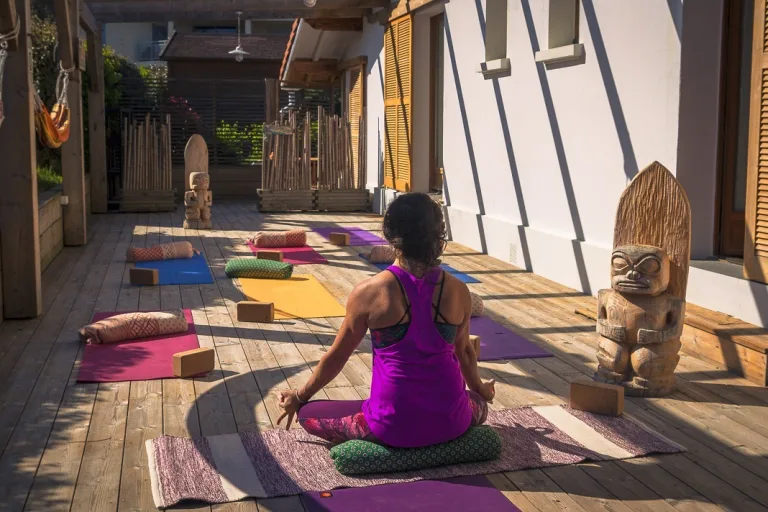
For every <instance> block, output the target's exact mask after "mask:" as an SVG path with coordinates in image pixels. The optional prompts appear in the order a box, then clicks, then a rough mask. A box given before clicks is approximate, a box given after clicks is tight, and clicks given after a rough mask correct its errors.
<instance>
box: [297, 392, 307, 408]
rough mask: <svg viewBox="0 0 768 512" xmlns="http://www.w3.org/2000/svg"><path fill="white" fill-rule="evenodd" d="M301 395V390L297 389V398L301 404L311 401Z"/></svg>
mask: <svg viewBox="0 0 768 512" xmlns="http://www.w3.org/2000/svg"><path fill="white" fill-rule="evenodd" d="M300 395H301V391H296V400H298V401H299V403H300V404H301V405H307V404H308V403H309V400H307V401H306V402H305V401H304V400H302V399H301V396H300Z"/></svg>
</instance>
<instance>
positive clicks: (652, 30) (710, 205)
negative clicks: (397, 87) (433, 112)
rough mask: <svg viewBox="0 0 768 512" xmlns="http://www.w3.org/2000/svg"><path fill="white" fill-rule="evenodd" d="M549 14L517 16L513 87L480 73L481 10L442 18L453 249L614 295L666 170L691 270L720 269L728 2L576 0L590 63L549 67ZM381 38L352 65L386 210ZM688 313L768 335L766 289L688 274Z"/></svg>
mask: <svg viewBox="0 0 768 512" xmlns="http://www.w3.org/2000/svg"><path fill="white" fill-rule="evenodd" d="M478 4H479V5H480V8H481V11H480V12H478V7H477V6H478ZM548 4H549V2H548V0H520V1H510V2H508V6H509V7H508V31H507V34H508V40H507V52H508V57H509V59H510V61H511V74H510V76H508V77H502V78H498V79H495V80H485V79H484V77H483V76H482V75H481V74H478V73H477V72H476V69H477V66H478V64H479V63H480V62H482V61H483V60H484V56H485V51H484V45H483V34H482V29H481V20H482V19H484V13H483V10H484V8H485V7H484V5H485V1H484V0H478V2H476V1H475V0H451V1H450V2H448V3H446V4H445V6H444V9H445V15H446V48H445V51H444V55H445V59H446V60H445V63H444V69H445V77H444V78H445V91H444V114H443V115H444V144H443V147H444V158H443V159H444V164H445V182H446V186H445V187H446V190H445V202H446V205H447V207H446V212H447V217H448V221H449V225H450V232H451V236H452V238H453V240H455V241H456V242H459V243H461V244H464V245H467V246H469V247H471V248H474V249H477V250H482V251H486V252H487V253H488V254H490V255H491V256H494V257H497V258H499V259H502V260H505V261H511V262H512V263H514V264H516V265H518V266H520V267H523V268H527V269H529V270H532V271H533V272H536V273H537V274H539V275H541V276H544V277H547V278H549V279H552V280H553V281H557V282H560V283H562V284H565V285H567V286H570V287H572V288H575V289H578V290H582V291H585V292H587V293H593V294H594V293H596V292H597V290H599V289H601V288H606V287H608V286H609V284H610V283H609V279H608V272H609V261H610V250H611V246H612V238H613V227H614V215H615V209H616V204H617V201H618V198H619V196H620V194H621V193H622V191H623V190H624V188H625V187H626V185H627V184H628V182H629V180H630V179H631V178H632V176H634V175H635V174H636V173H637V172H638V171H639V170H642V168H644V167H645V166H646V165H648V164H650V163H651V162H653V161H654V160H658V161H659V162H661V163H662V164H663V165H665V166H666V167H667V168H669V169H670V170H671V171H672V172H673V173H675V174H676V175H677V176H678V178H679V179H680V181H681V182H682V183H683V185H684V187H685V188H686V190H687V192H688V195H689V198H690V200H691V204H692V210H693V217H694V226H693V228H694V232H693V249H694V256H695V257H702V256H708V255H711V254H712V237H713V229H714V226H713V219H714V193H715V182H716V170H717V143H718V123H719V110H718V104H719V94H720V91H719V76H720V44H719V40H720V37H721V35H720V28H719V27H720V26H721V22H722V0H701V1H699V0H697V1H696V2H685V3H683V2H682V0H643V1H642V2H640V1H637V0H581V9H580V19H579V29H580V42H581V43H583V44H584V47H585V58H584V59H583V60H582V61H581V62H577V63H569V64H564V65H556V66H550V67H546V66H544V65H543V64H536V62H535V61H534V53H535V50H536V49H538V48H541V49H546V45H547V40H548V27H547V24H548ZM414 26H415V31H414V70H415V73H414V81H415V83H414V88H416V87H418V88H419V90H418V91H416V90H415V91H414V105H415V107H414V121H413V123H414V141H413V143H414V146H413V148H414V150H413V155H414V162H413V173H414V177H413V180H414V183H418V182H421V180H426V181H425V182H427V183H428V174H429V169H428V166H427V163H428V152H427V148H428V147H429V146H428V128H427V129H426V131H425V128H424V126H425V123H427V122H428V119H426V117H425V116H427V115H428V107H427V108H424V104H425V100H424V98H428V89H427V88H426V86H424V85H419V84H424V78H423V77H426V84H428V83H429V80H428V76H429V75H428V64H424V59H425V58H426V61H427V62H428V47H429V35H428V33H429V23H428V17H426V16H422V15H417V16H416V17H415V25H414ZM382 35H383V27H381V26H378V25H366V26H365V28H364V32H363V35H362V37H360V39H359V41H358V42H357V44H354V45H352V46H351V47H350V48H348V52H347V54H346V58H349V57H351V56H355V55H367V56H368V59H369V61H368V71H369V74H368V80H367V86H368V87H367V91H366V94H367V116H368V118H367V123H368V137H367V143H368V187H369V188H370V189H372V190H374V192H376V201H377V203H376V205H377V209H378V211H381V210H382V209H383V208H384V207H385V206H386V203H387V201H390V200H391V199H392V198H393V196H394V193H393V192H392V191H382V190H381V188H380V187H381V175H382V172H381V165H382V164H381V160H382V156H381V154H382V153H381V152H382V148H383V144H382V142H381V137H382V136H383V131H384V123H383V112H384V108H383V86H382V77H381V71H382V70H383V55H382V48H381V46H382ZM681 41H682V42H681ZM425 52H426V53H425ZM425 55H426V57H425ZM681 82H682V83H681ZM419 98H421V99H419ZM417 100H418V101H417ZM419 104H421V105H422V107H421V108H420V107H419V106H418V105H419ZM649 207H652V205H649ZM715 288H716V289H717V293H713V289H715ZM688 300H689V301H690V302H692V303H695V304H698V305H701V306H704V307H708V308H711V309H714V310H717V311H722V312H725V313H728V314H732V315H734V316H736V317H739V318H742V319H744V320H746V321H749V322H752V323H755V324H758V325H763V326H765V325H768V287H766V286H765V285H762V284H757V283H750V282H748V281H744V280H740V279H736V278H734V277H727V276H723V275H719V274H715V273H713V272H710V271H708V270H703V269H701V268H692V269H691V273H690V280H689V290H688Z"/></svg>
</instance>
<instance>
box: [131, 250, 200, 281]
mask: <svg viewBox="0 0 768 512" xmlns="http://www.w3.org/2000/svg"><path fill="white" fill-rule="evenodd" d="M136 268H156V269H157V272H158V274H159V276H158V277H159V283H158V284H160V285H164V284H211V283H213V276H211V270H210V269H209V268H208V262H207V261H205V257H204V256H203V255H202V254H195V255H194V256H192V257H191V258H180V259H175V260H162V261H139V262H137V263H136Z"/></svg>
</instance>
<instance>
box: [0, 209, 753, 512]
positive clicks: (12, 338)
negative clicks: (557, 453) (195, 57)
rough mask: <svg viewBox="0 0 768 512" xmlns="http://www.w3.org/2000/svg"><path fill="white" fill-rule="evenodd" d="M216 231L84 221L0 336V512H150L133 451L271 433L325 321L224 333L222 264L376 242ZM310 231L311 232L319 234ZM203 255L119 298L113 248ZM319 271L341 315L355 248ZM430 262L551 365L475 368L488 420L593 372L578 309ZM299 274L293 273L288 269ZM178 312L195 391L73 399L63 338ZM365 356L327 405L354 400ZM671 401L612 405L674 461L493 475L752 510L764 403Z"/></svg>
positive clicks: (129, 390) (701, 378)
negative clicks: (669, 448) (280, 395)
mask: <svg viewBox="0 0 768 512" xmlns="http://www.w3.org/2000/svg"><path fill="white" fill-rule="evenodd" d="M213 221H214V227H215V229H214V230H213V231H210V232H205V231H200V232H198V231H194V230H183V229H181V228H180V227H179V226H181V224H182V212H181V211H179V212H177V213H174V214H138V215H137V214H115V215H102V216H94V217H93V222H94V225H93V226H92V227H93V229H92V236H91V241H90V242H89V244H88V245H87V246H85V247H80V248H67V249H65V250H64V252H63V253H62V254H61V255H60V256H58V257H57V258H56V259H55V260H54V262H53V263H52V264H51V266H50V267H49V268H48V270H47V271H46V273H45V275H44V302H45V314H44V315H43V316H41V317H39V318H37V319H35V320H29V321H7V322H5V323H3V324H2V325H0V454H1V455H0V509H2V510H22V509H25V510H73V511H114V510H120V511H123V510H153V509H154V505H153V502H152V495H151V491H150V484H149V476H148V473H147V461H146V456H145V451H144V441H145V440H147V439H150V438H153V437H156V436H159V435H160V434H163V433H165V434H171V435H178V436H195V435H201V434H203V435H211V434H225V433H233V432H237V431H247V430H258V429H265V428H270V427H271V425H272V424H273V422H274V421H275V420H276V418H277V417H278V414H279V411H278V405H277V400H276V398H275V393H274V392H275V391H276V390H279V389H281V388H284V387H287V386H291V387H298V386H300V385H301V383H303V382H304V381H305V380H306V379H307V377H308V376H309V375H310V372H311V371H312V369H313V368H314V367H315V365H316V364H317V361H318V360H319V358H320V356H321V355H322V354H323V352H324V350H325V347H327V346H328V345H329V344H330V343H331V342H332V340H333V335H334V332H335V329H336V327H337V326H338V324H339V321H338V320H329V321H326V320H306V321H281V322H278V323H274V324H264V325H262V324H240V323H238V322H237V321H236V318H235V314H234V312H235V303H236V302H237V301H238V300H241V299H242V296H241V294H240V292H239V291H238V289H237V288H236V287H235V285H234V283H233V281H231V280H230V279H228V278H226V276H225V275H224V265H225V263H226V261H227V260H228V259H229V258H232V257H233V256H235V255H248V254H250V251H249V250H248V248H247V247H246V246H245V245H244V240H245V239H246V237H247V236H248V235H250V234H251V233H252V232H253V231H256V230H258V229H260V228H263V227H270V228H278V227H304V226H316V225H319V224H320V223H326V224H324V225H333V224H336V223H342V222H343V223H347V225H358V226H361V227H365V228H370V229H374V230H375V229H378V228H379V222H380V220H379V218H377V217H375V216H370V215H368V216H366V215H337V216H334V215H320V214H314V215H300V214H283V215H271V216H267V217H264V216H262V215H260V214H258V213H256V212H255V211H254V210H253V208H252V207H250V206H248V205H245V204H242V203H230V204H218V205H216V206H215V208H214V212H213ZM320 225H323V224H320ZM184 239H186V240H189V241H191V242H192V243H193V244H194V245H195V246H196V247H197V248H199V249H201V250H203V251H204V252H205V255H206V257H207V259H208V261H209V263H210V264H211V267H212V269H213V273H214V276H215V278H216V282H215V284H213V285H201V286H164V287H151V288H150V287H146V288H138V287H133V286H131V285H130V284H129V283H128V272H127V265H126V263H125V250H126V248H127V247H128V246H129V245H131V244H133V245H140V246H144V245H149V244H156V243H161V242H167V241H171V240H184ZM310 242H311V243H312V244H313V245H316V246H317V245H322V249H321V252H322V253H323V254H324V255H325V256H326V257H327V258H328V259H329V261H330V265H327V266H312V267H307V270H310V271H311V272H312V273H314V274H315V275H316V276H317V277H318V279H320V280H321V281H322V282H324V283H325V285H326V286H327V287H328V288H329V289H330V290H331V292H332V293H333V294H334V295H336V296H337V297H338V298H339V300H341V301H342V302H343V301H345V300H346V297H347V295H348V294H349V292H350V291H351V290H352V288H353V287H354V286H355V284H356V283H358V282H359V281H361V280H362V279H364V278H366V277H368V276H370V275H372V274H373V272H374V269H373V267H370V266H369V265H368V264H367V263H365V262H364V261H362V260H361V259H360V258H358V257H357V252H358V251H357V250H356V248H354V247H350V248H337V247H334V246H331V245H329V244H327V243H325V241H324V240H322V239H321V238H320V237H319V236H317V235H314V234H310ZM445 260H446V262H447V263H449V264H450V265H451V266H453V267H455V268H457V269H459V270H462V271H465V272H468V273H470V274H472V275H474V276H476V277H478V278H480V279H481V280H482V281H483V282H482V283H481V284H472V285H470V288H471V289H472V290H473V291H475V292H476V293H479V294H480V295H482V296H483V297H484V299H485V304H486V310H487V311H488V312H489V314H490V315H491V316H493V317H494V318H496V319H498V320H501V321H503V322H505V323H506V324H507V325H508V326H510V327H511V328H513V329H514V330H516V331H518V332H520V333H521V334H523V335H526V336H527V337H529V338H530V339H532V340H534V341H535V342H536V343H539V344H541V345H543V346H546V347H547V348H548V349H549V350H551V351H552V352H554V353H555V354H556V356H557V357H555V358H545V359H526V360H518V361H510V362H492V363H482V364H481V367H482V369H481V372H482V374H483V377H485V378H492V377H493V378H496V379H497V382H498V384H497V399H496V401H495V403H494V405H493V406H494V407H497V408H509V407H518V406H524V405H542V404H557V403H561V402H562V401H563V400H564V399H567V393H568V385H569V381H571V380H573V379H576V378H579V377H582V376H584V375H585V374H586V375H591V374H592V372H593V371H594V369H595V357H594V352H595V346H596V335H595V334H594V332H593V331H594V326H593V323H592V322H591V321H589V320H587V319H585V318H584V317H582V316H579V315H576V314H574V310H575V309H576V308H577V307H579V306H582V305H584V304H588V303H589V298H587V297H583V296H581V295H580V294H579V293H576V292H574V291H573V290H569V289H567V288H564V287H562V286H560V285H557V284H554V283H552V282H550V281H547V280H545V279H542V278H540V277H538V276H536V275H533V274H530V273H527V272H524V271H521V270H519V269H516V268H514V267H512V266H510V265H508V264H506V263H502V262H500V261H498V260H495V259H492V258H489V257H488V256H484V255H480V254H477V253H476V252H475V251H471V250H468V249H466V248H464V247H461V246H459V245H456V244H451V246H450V247H449V249H448V253H447V256H446V258H445ZM302 270H303V271H305V269H302ZM181 306H183V307H185V308H191V309H192V310H193V311H194V319H195V323H196V324H197V328H198V333H199V335H200V343H201V345H203V346H211V347H215V348H216V352H217V354H218V361H217V369H216V371H215V372H214V373H213V374H211V375H210V376H208V377H207V378H204V379H195V380H178V379H168V380H162V381H160V380H158V381H144V382H131V383H129V382H123V383H109V384H76V382H75V378H76V375H77V368H78V361H79V359H80V357H81V354H82V346H81V344H80V343H79V342H78V339H77V330H78V329H79V328H80V327H81V326H82V325H84V324H86V323H88V321H89V320H90V318H91V314H92V313H93V312H94V311H114V310H122V311H130V310H155V309H160V308H178V307H181ZM370 365H371V354H370V344H369V343H368V342H366V343H364V344H363V346H361V349H360V350H359V352H358V353H357V354H355V355H354V356H353V358H352V359H351V360H350V361H349V363H348V364H347V365H346V367H345V369H344V372H343V373H342V374H341V375H339V376H338V377H337V378H336V379H335V380H334V382H333V383H332V384H331V386H330V387H328V388H327V389H326V390H325V396H327V397H328V398H333V399H358V398H360V397H366V396H367V394H368V390H369V384H370V376H371V373H370ZM678 375H679V377H680V390H679V391H678V392H677V393H676V394H675V395H673V396H671V397H669V398H665V399H628V403H627V406H626V409H627V414H629V415H630V416H633V417H636V418H638V419H640V420H642V421H644V422H645V423H647V424H649V425H651V426H653V427H654V428H656V429H657V430H658V431H660V432H661V433H663V434H665V435H666V436H668V437H670V438H671V439H673V440H675V441H678V442H680V443H682V444H683V445H685V446H686V447H687V448H688V450H689V451H688V452H687V453H684V454H678V455H670V456H659V457H649V458H642V459H634V460H629V461H623V462H604V463H597V464H581V465H575V466H564V467H556V468H550V469H544V470H531V471H521V472H515V473H508V474H503V475H493V476H492V477H491V478H492V480H493V481H494V483H495V484H496V485H497V486H498V487H499V488H501V489H502V490H503V491H504V492H505V493H506V495H507V496H508V497H509V499H510V500H511V501H513V502H514V503H515V504H516V505H517V506H518V507H519V508H520V509H522V510H523V511H536V510H540V511H555V510H557V511H591V510H610V511H616V512H627V511H649V512H650V511H653V512H656V511H670V512H672V511H673V510H679V511H698V510H719V509H725V510H733V511H739V512H742V511H757V510H768V481H767V480H768V460H767V459H766V453H768V409H766V405H767V404H768V390H766V389H765V388H761V387H757V386H755V385H754V384H752V383H750V382H748V381H746V380H745V379H741V378H737V377H734V376H732V375H730V374H727V373H726V372H724V371H723V370H722V369H721V368H718V367H715V366H713V365H711V364H709V363H703V362H701V361H699V360H697V359H693V358H691V357H690V356H686V355H683V357H682V360H681V362H680V365H679V368H678ZM184 510H217V511H223V510H228V511H229V510H242V511H260V512H267V511H270V512H278V511H280V512H288V511H301V510H303V508H302V505H301V502H300V500H299V498H298V497H290V498H279V499H271V500H260V501H259V502H253V501H250V502H241V503H230V504H226V505H223V506H215V507H208V506H188V507H184Z"/></svg>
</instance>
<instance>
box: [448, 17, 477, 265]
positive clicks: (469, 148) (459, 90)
mask: <svg viewBox="0 0 768 512" xmlns="http://www.w3.org/2000/svg"><path fill="white" fill-rule="evenodd" d="M445 44H446V46H447V47H448V58H449V59H450V60H451V72H452V74H453V81H454V83H455V84H456V97H457V98H458V101H459V112H460V113H461V124H462V127H463V128H464V137H465V138H466V140H467V151H468V153H469V165H470V168H471V170H472V181H473V182H474V184H475V194H477V209H478V213H479V215H480V216H482V215H485V203H484V202H483V192H482V190H481V189H480V177H479V175H478V171H477V161H476V160H475V148H474V145H473V144H472V134H471V133H470V130H469V119H467V107H466V104H465V103H464V93H463V91H462V87H461V78H460V77H459V69H458V66H457V64H456V52H455V50H454V46H453V36H452V35H451V24H450V22H449V20H448V16H446V17H445ZM447 174H449V173H448V171H447V170H446V172H445V175H447ZM443 190H444V193H445V194H446V195H448V182H447V181H445V176H444V182H443ZM477 227H478V231H479V235H480V247H481V250H482V252H484V253H485V252H488V246H487V244H486V242H485V230H484V229H483V223H482V221H481V220H478V223H477Z"/></svg>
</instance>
